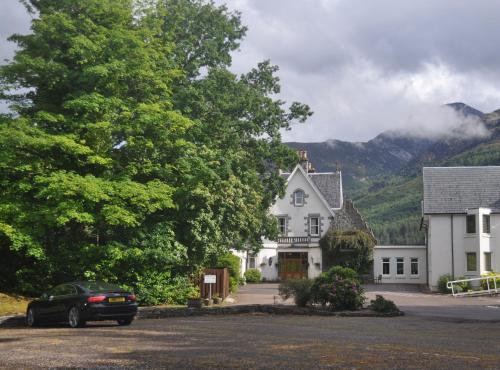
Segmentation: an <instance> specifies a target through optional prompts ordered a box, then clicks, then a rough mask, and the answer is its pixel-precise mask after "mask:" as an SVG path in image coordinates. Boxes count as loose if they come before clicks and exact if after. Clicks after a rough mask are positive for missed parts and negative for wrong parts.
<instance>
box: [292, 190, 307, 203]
mask: <svg viewBox="0 0 500 370" xmlns="http://www.w3.org/2000/svg"><path fill="white" fill-rule="evenodd" d="M304 197H305V196H304V191H303V190H300V189H299V190H295V192H294V193H293V205H294V206H295V207H302V206H303V205H304Z"/></svg>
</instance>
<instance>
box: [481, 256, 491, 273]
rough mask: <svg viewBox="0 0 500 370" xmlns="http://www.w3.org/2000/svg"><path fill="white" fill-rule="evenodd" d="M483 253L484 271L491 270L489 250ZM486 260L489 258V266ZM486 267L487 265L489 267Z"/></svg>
mask: <svg viewBox="0 0 500 370" xmlns="http://www.w3.org/2000/svg"><path fill="white" fill-rule="evenodd" d="M483 255H484V271H488V272H491V271H492V268H491V252H484V253H483ZM486 256H489V257H488V258H487V257H486ZM488 260H489V266H488V263H487V261H488ZM487 267H489V269H488V268H487Z"/></svg>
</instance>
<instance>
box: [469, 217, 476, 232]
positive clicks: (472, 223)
mask: <svg viewBox="0 0 500 370" xmlns="http://www.w3.org/2000/svg"><path fill="white" fill-rule="evenodd" d="M475 233H476V215H467V234H475Z"/></svg>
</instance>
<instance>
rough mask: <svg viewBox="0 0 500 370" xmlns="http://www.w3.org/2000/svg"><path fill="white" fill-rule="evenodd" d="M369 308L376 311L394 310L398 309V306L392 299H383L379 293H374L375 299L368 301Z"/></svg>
mask: <svg viewBox="0 0 500 370" xmlns="http://www.w3.org/2000/svg"><path fill="white" fill-rule="evenodd" d="M370 308H371V309H372V310H373V311H376V312H394V311H399V309H398V307H397V306H396V304H395V303H394V302H393V301H390V300H388V299H385V298H384V297H382V296H381V295H378V294H377V295H376V296H375V299H372V300H371V301H370Z"/></svg>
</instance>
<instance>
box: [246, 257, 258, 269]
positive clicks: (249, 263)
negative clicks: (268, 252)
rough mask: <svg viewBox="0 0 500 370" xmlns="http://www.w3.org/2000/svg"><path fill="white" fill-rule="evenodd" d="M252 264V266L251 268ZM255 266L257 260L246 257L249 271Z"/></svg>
mask: <svg viewBox="0 0 500 370" xmlns="http://www.w3.org/2000/svg"><path fill="white" fill-rule="evenodd" d="M252 264H253V266H252ZM256 266H257V258H255V257H248V268H249V269H254V268H256Z"/></svg>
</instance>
